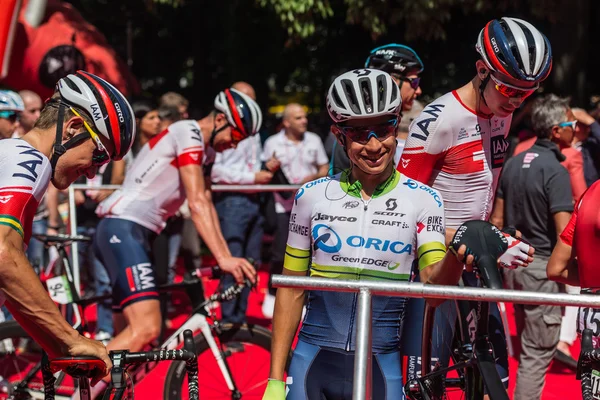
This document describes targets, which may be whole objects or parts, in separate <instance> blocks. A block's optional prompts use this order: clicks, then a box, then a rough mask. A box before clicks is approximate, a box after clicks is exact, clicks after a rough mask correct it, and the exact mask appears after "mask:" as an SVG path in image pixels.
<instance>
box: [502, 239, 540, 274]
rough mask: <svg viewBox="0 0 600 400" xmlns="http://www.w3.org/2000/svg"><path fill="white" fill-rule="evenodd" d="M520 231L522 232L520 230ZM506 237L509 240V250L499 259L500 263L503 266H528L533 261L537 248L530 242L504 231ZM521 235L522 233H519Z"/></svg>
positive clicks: (510, 267)
mask: <svg viewBox="0 0 600 400" xmlns="http://www.w3.org/2000/svg"><path fill="white" fill-rule="evenodd" d="M518 233H520V232H518ZM503 234H504V237H506V240H508V250H506V251H505V252H504V254H502V255H501V256H500V258H499V259H498V264H499V265H500V266H501V267H504V268H508V269H515V268H518V267H527V266H528V265H529V263H530V262H532V261H533V254H534V253H535V249H534V248H533V247H532V246H530V245H529V244H527V243H525V242H523V241H521V240H519V239H517V238H515V237H514V236H511V235H509V234H508V233H505V232H503ZM518 236H519V237H520V235H518Z"/></svg>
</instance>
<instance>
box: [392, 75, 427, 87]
mask: <svg viewBox="0 0 600 400" xmlns="http://www.w3.org/2000/svg"><path fill="white" fill-rule="evenodd" d="M390 75H391V76H392V78H394V79H397V80H399V81H402V82H408V83H409V85H410V87H411V88H412V89H414V90H417V89H418V88H419V85H420V84H421V78H420V77H418V76H417V77H416V78H408V77H405V76H402V75H398V74H394V73H391V74H390Z"/></svg>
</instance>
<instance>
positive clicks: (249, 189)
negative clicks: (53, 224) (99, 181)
mask: <svg viewBox="0 0 600 400" xmlns="http://www.w3.org/2000/svg"><path fill="white" fill-rule="evenodd" d="M120 188H121V185H102V186H92V185H84V184H72V185H71V186H69V229H70V230H71V233H72V234H76V233H77V208H76V205H75V190H85V189H91V190H117V189H120ZM298 188H300V185H212V186H211V190H212V191H213V192H240V193H257V192H293V191H296V190H298ZM71 246H72V247H71V248H72V251H71V257H72V263H73V282H74V284H75V289H76V290H77V293H78V294H79V295H81V285H80V276H81V275H80V273H79V251H78V250H79V243H77V242H73V243H72V245H71Z"/></svg>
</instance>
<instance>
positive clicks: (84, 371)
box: [42, 329, 198, 400]
mask: <svg viewBox="0 0 600 400" xmlns="http://www.w3.org/2000/svg"><path fill="white" fill-rule="evenodd" d="M109 356H110V359H111V360H112V362H113V367H112V369H111V372H110V374H111V382H112V386H113V389H112V390H115V393H112V390H107V391H106V393H105V394H104V398H105V399H115V400H121V399H122V397H123V395H124V393H125V390H126V389H127V381H126V380H125V371H126V370H127V367H128V366H130V365H132V364H138V363H145V362H154V361H185V368H186V371H187V376H188V393H189V398H190V400H198V358H197V355H196V344H195V343H194V336H193V334H192V331H191V330H189V329H186V330H185V331H184V332H183V349H179V350H165V349H160V350H154V351H142V352H136V353H131V352H129V351H128V350H117V351H110V353H109ZM99 362H100V363H102V360H100V359H97V358H93V357H69V358H60V359H55V360H52V361H50V362H48V359H47V358H45V359H44V362H43V365H42V371H43V377H44V395H45V399H46V400H54V381H55V380H56V379H55V378H54V376H53V375H52V372H55V371H58V370H63V371H65V372H66V373H67V374H69V375H72V376H73V377H74V378H78V379H79V381H80V383H82V384H83V385H84V386H80V387H83V388H84V389H85V388H86V386H85V385H86V384H87V388H89V378H88V376H89V373H90V372H91V370H92V369H93V368H95V367H97V366H98V365H99ZM102 364H104V363H102ZM51 365H54V368H51ZM75 366H77V368H73V367H75ZM82 399H83V397H82Z"/></svg>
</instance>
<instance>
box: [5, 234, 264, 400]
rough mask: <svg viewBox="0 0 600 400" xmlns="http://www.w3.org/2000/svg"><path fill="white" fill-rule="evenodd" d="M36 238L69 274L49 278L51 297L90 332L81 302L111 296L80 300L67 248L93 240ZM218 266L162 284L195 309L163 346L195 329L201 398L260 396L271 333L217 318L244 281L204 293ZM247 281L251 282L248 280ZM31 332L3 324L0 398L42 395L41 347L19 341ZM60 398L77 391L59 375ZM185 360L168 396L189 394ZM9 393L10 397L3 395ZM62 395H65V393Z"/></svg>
mask: <svg viewBox="0 0 600 400" xmlns="http://www.w3.org/2000/svg"><path fill="white" fill-rule="evenodd" d="M36 238H37V239H38V240H40V241H42V242H44V243H46V244H47V245H52V246H55V247H56V249H57V251H58V253H59V255H60V257H61V259H62V262H63V269H64V271H65V275H62V276H60V277H55V278H50V279H48V280H47V281H46V284H47V287H48V292H49V294H50V295H51V297H52V298H53V299H54V300H55V301H56V302H57V303H59V304H61V306H63V307H65V308H66V309H68V310H71V313H72V316H73V318H74V323H73V325H74V326H75V327H76V328H78V329H79V330H80V331H82V332H84V333H85V332H87V329H86V328H87V327H86V323H85V319H84V318H83V315H84V313H83V311H82V309H83V307H85V306H87V305H90V304H93V303H96V302H98V301H99V300H102V299H105V298H106V297H107V296H102V297H90V298H83V299H80V298H79V297H78V295H77V291H75V290H74V284H73V274H72V270H71V266H70V263H69V259H68V255H67V252H66V250H65V248H66V247H67V246H68V245H69V244H70V243H72V242H73V241H75V240H78V241H84V240H90V238H88V237H84V236H67V235H55V236H48V235H37V236H36ZM219 275H220V270H219V269H218V268H216V267H214V268H201V269H199V270H197V271H195V275H193V276H191V275H190V274H186V276H185V277H184V281H183V282H181V283H174V284H168V285H162V286H159V287H158V288H157V289H158V291H159V292H161V293H164V292H168V293H171V292H173V291H176V290H183V291H185V292H186V293H187V295H188V297H189V299H190V302H191V306H192V311H191V312H190V313H189V316H188V318H187V319H186V320H185V322H184V323H183V324H182V325H181V327H180V328H179V329H177V330H176V331H175V332H174V333H173V334H172V335H171V336H169V337H168V338H167V339H166V340H165V341H164V342H163V343H161V344H160V346H158V347H160V348H164V349H166V350H175V349H177V348H179V347H180V346H181V345H182V343H183V332H184V331H185V330H187V329H189V330H191V331H192V332H194V333H195V335H194V342H195V345H196V349H197V353H198V361H199V363H200V365H202V367H203V368H202V373H203V374H211V376H210V377H205V378H203V379H201V382H202V383H201V384H200V387H199V392H200V396H202V397H203V398H211V397H215V396H217V397H218V398H231V399H240V398H242V396H243V395H244V396H254V395H256V396H261V395H262V393H263V391H264V388H265V387H266V384H267V380H268V374H269V360H270V348H271V332H270V331H269V330H268V329H266V328H264V327H262V326H258V325H254V324H244V325H232V324H223V323H221V322H220V321H219V319H218V318H217V317H216V315H215V312H214V309H213V307H209V306H212V305H214V303H216V302H222V301H227V300H231V299H233V298H235V297H236V296H238V295H239V294H240V293H241V292H242V290H243V289H244V287H245V286H244V285H237V286H232V287H230V288H228V289H226V290H218V291H217V292H216V293H214V294H213V295H211V296H209V297H208V298H205V296H204V290H203V287H202V281H201V279H200V278H202V277H210V278H218V277H219ZM247 284H249V283H248V282H247ZM23 339H29V335H28V334H27V333H26V332H25V331H24V330H23V329H22V328H21V327H20V326H19V325H18V324H17V323H16V322H15V321H8V322H4V323H1V324H0V377H1V378H0V399H3V398H7V397H8V396H10V395H13V394H23V393H24V394H27V395H29V397H24V398H31V399H35V398H38V399H41V398H43V382H42V376H41V372H40V370H41V358H42V357H41V356H42V352H41V349H40V348H39V347H38V346H37V345H36V344H35V343H33V342H32V341H29V343H28V345H27V346H25V347H22V346H19V344H20V343H22V341H23ZM157 365H158V363H145V364H141V365H139V366H137V367H134V368H131V369H130V376H131V379H132V383H133V384H134V385H137V384H138V383H139V382H140V381H141V380H142V379H143V378H144V377H145V376H146V375H148V374H149V373H150V372H151V371H152V370H154V368H156V367H157ZM56 386H57V387H56V391H57V396H56V399H69V398H70V396H71V395H72V394H73V393H74V391H75V390H76V388H75V385H74V384H70V385H69V382H68V380H65V379H64V374H62V376H59V377H57V381H56ZM185 387H187V383H186V374H185V363H184V362H172V363H171V365H170V366H169V368H168V371H167V373H166V378H165V381H164V387H163V391H162V392H163V398H164V399H166V400H175V399H185V398H186V396H187V394H186V391H185V390H183V388H185ZM3 393H5V394H6V395H5V396H6V397H3ZM61 396H62V397H61Z"/></svg>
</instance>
